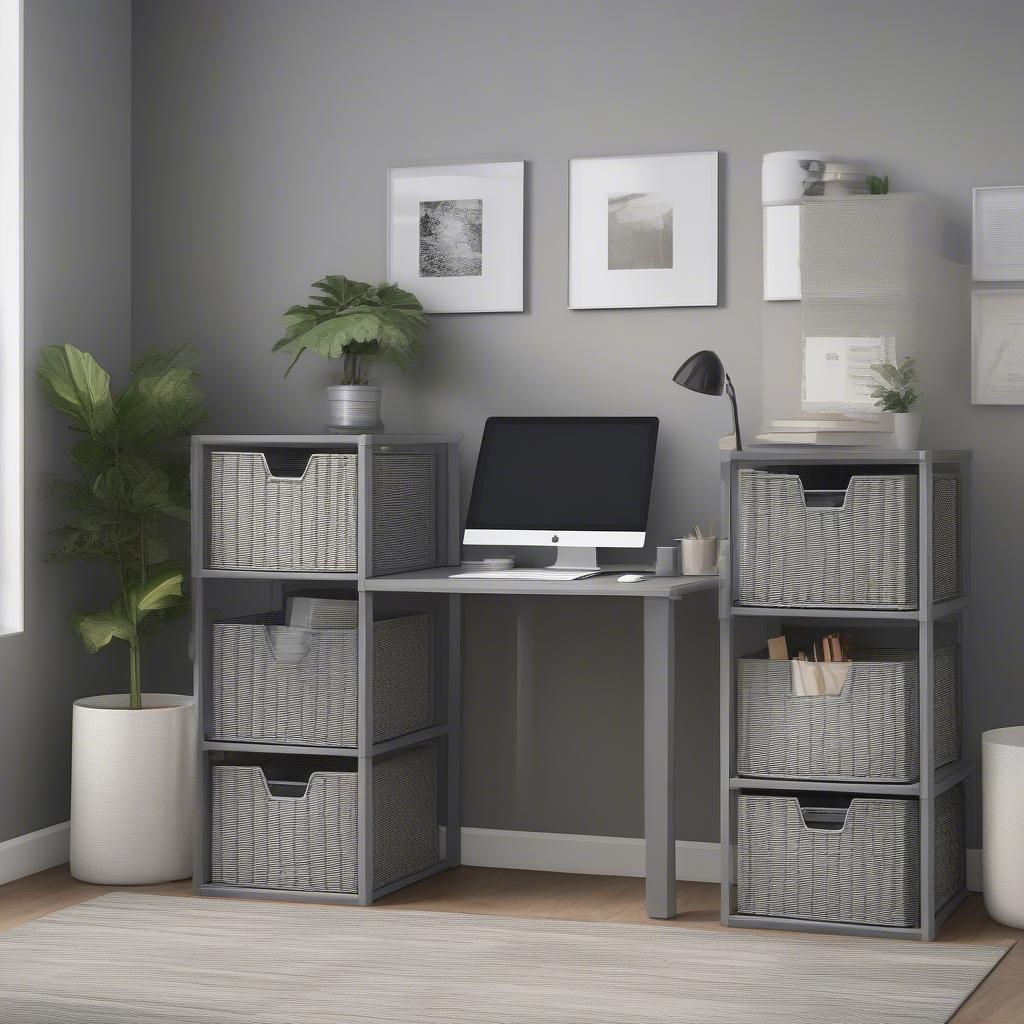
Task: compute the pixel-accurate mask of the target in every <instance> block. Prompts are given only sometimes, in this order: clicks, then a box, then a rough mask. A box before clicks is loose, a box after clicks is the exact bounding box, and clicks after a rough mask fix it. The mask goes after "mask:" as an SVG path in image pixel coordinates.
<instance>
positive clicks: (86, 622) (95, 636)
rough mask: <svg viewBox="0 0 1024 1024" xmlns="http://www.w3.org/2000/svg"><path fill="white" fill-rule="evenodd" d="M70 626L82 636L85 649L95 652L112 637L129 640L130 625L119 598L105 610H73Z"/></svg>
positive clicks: (91, 652)
mask: <svg viewBox="0 0 1024 1024" xmlns="http://www.w3.org/2000/svg"><path fill="white" fill-rule="evenodd" d="M71 628H72V629H73V630H74V631H75V632H76V633H77V634H78V635H79V636H80V637H81V638H82V643H83V644H85V649H86V650H87V651H88V652H89V653H90V654H95V653H96V652H97V651H98V650H100V648H102V647H106V646H107V644H109V643H110V641H111V640H113V639H115V638H116V639H118V640H130V639H131V635H132V625H131V622H130V621H129V620H128V617H127V616H126V615H125V614H124V607H123V605H121V602H120V600H118V601H115V602H114V604H113V605H112V606H111V608H110V611H107V612H89V613H82V612H75V613H74V614H73V615H72V616H71Z"/></svg>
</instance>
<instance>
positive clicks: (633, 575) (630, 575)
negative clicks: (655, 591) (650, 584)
mask: <svg viewBox="0 0 1024 1024" xmlns="http://www.w3.org/2000/svg"><path fill="white" fill-rule="evenodd" d="M644 579H646V577H645V576H641V575H640V573H638V572H627V573H626V574H625V575H624V576H620V577H619V579H618V582H619V583H640V582H641V581H642V580H644Z"/></svg>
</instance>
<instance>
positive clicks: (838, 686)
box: [789, 658, 853, 697]
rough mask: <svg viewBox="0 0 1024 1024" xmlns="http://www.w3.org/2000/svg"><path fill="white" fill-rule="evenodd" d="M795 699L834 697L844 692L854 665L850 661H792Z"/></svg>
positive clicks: (791, 671)
mask: <svg viewBox="0 0 1024 1024" xmlns="http://www.w3.org/2000/svg"><path fill="white" fill-rule="evenodd" d="M789 664H790V676H791V679H792V694H793V696H794V697H826V696H830V697H834V696H837V695H838V694H840V693H842V692H843V687H844V686H845V685H846V678H847V676H848V675H849V674H850V669H851V668H852V667H853V663H852V662H849V661H798V660H797V659H796V658H793V659H791V660H790V663H789Z"/></svg>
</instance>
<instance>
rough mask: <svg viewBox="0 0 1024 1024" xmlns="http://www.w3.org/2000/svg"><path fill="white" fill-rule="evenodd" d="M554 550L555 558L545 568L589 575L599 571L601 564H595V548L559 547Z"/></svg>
mask: <svg viewBox="0 0 1024 1024" xmlns="http://www.w3.org/2000/svg"><path fill="white" fill-rule="evenodd" d="M555 551H556V554H555V560H554V562H552V563H551V565H547V566H545V568H546V569H551V570H553V571H557V572H579V573H589V574H591V575H592V574H594V573H599V572H600V571H601V566H599V565H598V564H597V548H570V547H559V548H556V549H555Z"/></svg>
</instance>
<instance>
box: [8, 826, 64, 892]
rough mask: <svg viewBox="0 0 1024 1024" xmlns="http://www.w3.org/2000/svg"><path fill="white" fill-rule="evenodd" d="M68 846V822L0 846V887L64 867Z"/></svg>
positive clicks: (16, 838) (9, 840)
mask: <svg viewBox="0 0 1024 1024" xmlns="http://www.w3.org/2000/svg"><path fill="white" fill-rule="evenodd" d="M70 846H71V822H70V821H64V822H61V824H59V825H51V826H50V827H49V828H41V829H40V830H39V831H38V832H29V833H28V835H24V836H15V838H14V839H8V840H7V841H6V842H3V843H0V885H5V884H6V883H7V882H13V881H15V880H16V879H18V878H24V877H25V876H26V875H34V874H35V873H36V872H37V871H45V870H46V869H47V868H55V867H56V866H57V865H58V864H66V863H67V861H68V859H69V857H70Z"/></svg>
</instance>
